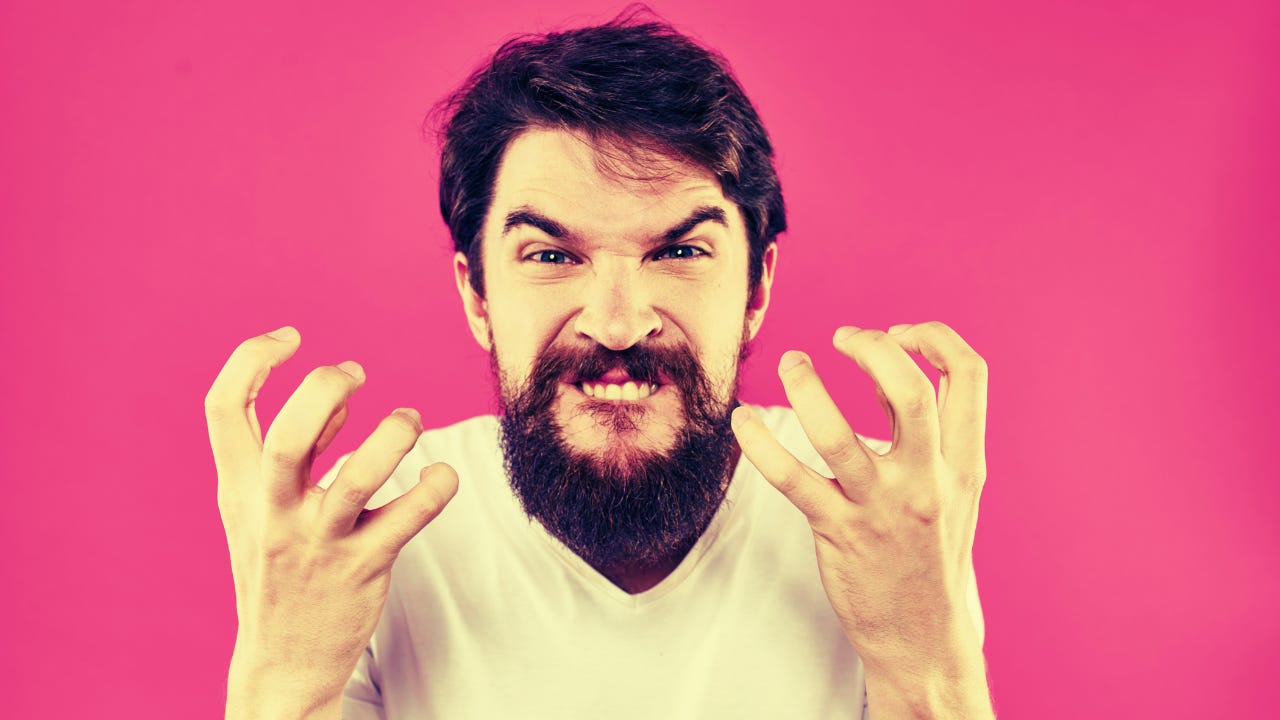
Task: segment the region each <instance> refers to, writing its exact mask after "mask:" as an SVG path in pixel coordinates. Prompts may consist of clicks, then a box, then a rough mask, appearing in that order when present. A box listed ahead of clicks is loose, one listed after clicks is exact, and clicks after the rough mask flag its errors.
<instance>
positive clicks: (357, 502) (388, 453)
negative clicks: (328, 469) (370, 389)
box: [317, 408, 422, 537]
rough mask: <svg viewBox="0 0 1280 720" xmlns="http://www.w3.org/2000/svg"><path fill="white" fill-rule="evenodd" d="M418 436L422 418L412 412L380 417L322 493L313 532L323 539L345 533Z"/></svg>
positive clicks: (411, 447) (352, 525)
mask: <svg viewBox="0 0 1280 720" xmlns="http://www.w3.org/2000/svg"><path fill="white" fill-rule="evenodd" d="M421 434H422V418H421V417H420V416H419V415H418V412H417V411H416V410H413V409H410V408H399V409H397V410H396V411H395V412H393V413H391V414H390V415H388V416H387V417H386V418H384V419H383V421H382V422H381V423H379V424H378V427H377V428H375V429H374V431H373V432H372V433H371V434H370V435H369V437H368V438H367V439H366V440H365V441H364V442H363V443H361V444H360V447H358V448H356V451H355V452H354V453H352V454H351V457H350V458H348V459H347V462H346V464H345V465H343V466H342V469H341V470H339V471H338V476H337V477H336V478H334V480H333V484H332V485H330V486H329V489H328V490H325V492H324V497H323V498H322V499H321V502H320V515H319V521H318V522H319V527H318V528H317V529H318V530H319V531H320V532H321V533H323V534H324V535H326V536H327V537H342V536H344V535H347V534H349V533H350V532H351V530H352V528H354V527H355V524H356V518H358V517H359V516H360V513H361V512H362V511H363V510H364V506H365V505H366V504H368V502H369V498H371V497H373V494H374V493H375V492H377V491H378V488H380V487H382V485H383V483H385V482H386V481H387V478H389V477H391V473H392V472H394V471H395V469H396V467H397V466H398V465H399V464H400V461H401V460H403V459H404V456H405V455H408V454H409V451H410V450H412V449H413V446H414V444H416V443H417V442H418V436H419V435H421Z"/></svg>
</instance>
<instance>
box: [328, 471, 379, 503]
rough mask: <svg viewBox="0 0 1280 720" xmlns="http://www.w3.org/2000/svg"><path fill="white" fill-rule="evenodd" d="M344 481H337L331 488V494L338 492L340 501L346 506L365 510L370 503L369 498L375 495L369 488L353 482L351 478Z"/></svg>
mask: <svg viewBox="0 0 1280 720" xmlns="http://www.w3.org/2000/svg"><path fill="white" fill-rule="evenodd" d="M342 480H344V482H337V481H335V482H334V484H333V486H331V487H330V489H329V493H330V494H334V493H335V491H336V494H337V496H338V500H339V501H341V502H342V504H344V505H349V506H351V507H358V508H364V506H365V503H367V502H369V498H370V497H372V496H373V493H372V492H370V491H369V489H368V488H367V487H364V486H363V485H361V484H360V483H357V482H353V481H352V480H350V479H349V478H343V479H342Z"/></svg>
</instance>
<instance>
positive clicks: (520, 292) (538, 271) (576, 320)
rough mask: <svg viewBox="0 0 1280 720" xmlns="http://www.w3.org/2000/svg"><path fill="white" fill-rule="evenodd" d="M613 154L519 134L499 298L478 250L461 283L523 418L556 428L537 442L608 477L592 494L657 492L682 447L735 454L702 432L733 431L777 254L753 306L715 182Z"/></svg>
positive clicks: (500, 206) (503, 176) (504, 191)
mask: <svg viewBox="0 0 1280 720" xmlns="http://www.w3.org/2000/svg"><path fill="white" fill-rule="evenodd" d="M605 151H606V152H607V153H609V158H610V160H609V162H610V163H612V164H610V165H609V166H608V169H605V168H602V167H601V160H600V157H599V155H598V154H597V150H596V149H595V148H593V147H592V146H591V145H590V144H588V142H586V141H585V140H584V139H582V138H581V136H578V135H574V134H570V133H568V132H565V131H560V130H530V131H527V132H525V133H523V134H521V135H519V136H518V137H516V138H515V139H514V140H513V141H512V142H511V143H510V144H509V146H508V148H507V150H506V153H505V155H504V157H503V160H502V165H501V167H500V169H499V172H498V176H497V178H496V182H495V187H494V194H493V198H492V203H491V205H490V208H489V212H488V215H487V216H486V219H485V223H484V229H483V232H482V237H483V239H482V246H481V252H482V258H483V269H484V277H485V290H486V296H485V298H483V299H481V298H479V296H478V295H476V294H475V293H474V291H472V289H471V287H470V285H469V283H468V282H467V277H466V276H467V264H466V258H465V256H463V255H462V254H458V255H457V257H456V259H455V271H456V275H457V279H458V283H459V290H460V292H461V293H462V295H463V300H464V306H465V307H466V309H467V314H468V318H469V320H470V323H471V328H472V332H473V334H474V335H475V337H476V339H477V341H479V342H480V343H481V345H482V346H484V347H485V348H486V349H487V350H489V351H490V352H491V354H492V356H493V358H494V363H495V366H496V368H497V371H498V379H499V386H500V387H499V390H500V394H501V396H502V400H503V405H504V409H505V410H506V412H507V415H511V414H513V413H512V411H513V409H514V410H516V411H517V412H516V413H515V414H517V415H519V414H521V413H523V414H524V415H525V416H526V420H527V421H528V422H526V424H528V425H531V424H533V422H534V420H537V421H538V422H547V423H549V424H550V425H551V427H542V428H530V436H531V437H533V436H532V434H531V433H532V431H533V430H538V431H540V432H541V434H542V435H544V436H545V439H546V441H548V442H550V441H551V439H552V437H553V436H555V438H556V439H557V442H559V443H560V444H562V445H563V451H564V454H567V456H568V458H569V460H570V461H571V462H570V464H573V463H577V464H588V465H591V466H592V467H593V469H594V470H595V471H596V472H595V475H598V476H599V478H600V479H599V480H596V481H592V482H601V483H609V482H614V483H626V482H642V481H643V482H648V480H643V478H646V477H651V476H652V473H646V465H652V464H653V463H655V462H660V461H663V460H670V458H671V455H672V454H673V453H682V454H684V455H688V452H687V451H688V450H689V448H688V447H683V448H682V443H683V445H685V446H687V445H689V444H690V443H693V444H695V445H696V444H706V443H708V442H711V443H716V442H719V443H721V444H724V443H729V444H731V437H724V438H720V439H719V440H716V439H709V437H710V436H709V435H708V436H707V437H703V438H701V439H696V438H695V437H694V435H693V434H691V432H692V431H695V430H698V429H699V427H695V426H701V428H700V429H701V430H702V431H703V433H704V435H706V434H707V433H711V432H712V430H713V429H714V434H715V435H716V436H719V435H721V434H726V435H727V434H728V433H727V425H725V427H723V428H720V427H718V424H719V423H721V422H726V423H727V417H728V412H729V411H730V410H732V405H733V403H734V393H735V392H736V384H737V375H738V366H739V361H740V356H741V355H742V351H743V348H744V345H745V343H746V342H748V341H749V340H750V339H751V338H753V337H754V336H755V334H756V332H757V331H758V329H759V327H760V323H761V321H762V320H763V316H764V310H765V308H766V307H767V303H768V293H769V286H770V283H771V281H772V270H773V261H774V257H775V251H774V249H773V248H772V247H770V249H769V251H768V253H767V254H766V262H765V268H764V274H763V278H762V281H761V287H760V288H759V289H758V290H757V291H756V292H755V293H753V294H752V297H751V298H748V287H747V261H748V244H747V239H746V231H745V228H744V226H743V221H742V216H741V213H740V211H739V210H738V207H737V205H736V204H735V203H733V202H732V201H730V200H728V199H727V198H725V196H724V194H723V192H722V191H721V189H720V185H719V182H718V181H717V180H716V178H715V176H714V175H712V174H711V173H710V172H708V171H706V170H704V169H702V168H699V167H697V166H693V165H690V164H688V163H685V162H681V161H678V160H673V159H670V158H659V157H646V158H644V162H643V164H640V165H630V166H629V165H627V164H626V163H625V162H624V163H622V164H621V165H619V163H618V158H619V157H623V158H625V157H626V156H625V155H624V154H623V153H625V151H624V150H620V149H619V148H616V147H606V148H605ZM634 177H642V178H645V179H632V178H634ZM713 425H715V426H717V427H715V428H712V427H711V426H713ZM504 431H506V432H507V435H508V438H507V439H508V440H511V435H512V434H513V432H512V431H511V430H510V429H509V428H507V427H505V426H504ZM507 450H508V453H507V454H508V458H507V459H508V461H509V462H510V461H511V457H510V456H511V454H512V452H511V448H510V447H508V448H507ZM695 450H696V448H695ZM695 455H696V453H695ZM690 457H692V456H690ZM718 472H719V473H720V474H723V470H719V471H718ZM593 477H594V476H593ZM548 480H550V479H548ZM515 482H516V479H515V478H513V483H515ZM582 482H587V481H585V480H583V481H582ZM633 489H634V488H633ZM527 504H528V503H526V505H527ZM540 519H541V518H540ZM570 545H571V547H572V544H570ZM575 549H577V548H575Z"/></svg>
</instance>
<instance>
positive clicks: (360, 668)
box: [342, 647, 386, 720]
mask: <svg viewBox="0 0 1280 720" xmlns="http://www.w3.org/2000/svg"><path fill="white" fill-rule="evenodd" d="M374 670H375V665H374V660H373V650H372V649H371V648H369V647H365V649H364V652H362V653H360V660H359V661H358V662H356V670H355V672H353V673H351V678H350V679H349V680H347V686H346V688H345V689H344V690H343V691H342V720H385V717H386V716H385V715H383V712H382V691H381V690H379V688H378V683H377V681H376V680H375V672H374Z"/></svg>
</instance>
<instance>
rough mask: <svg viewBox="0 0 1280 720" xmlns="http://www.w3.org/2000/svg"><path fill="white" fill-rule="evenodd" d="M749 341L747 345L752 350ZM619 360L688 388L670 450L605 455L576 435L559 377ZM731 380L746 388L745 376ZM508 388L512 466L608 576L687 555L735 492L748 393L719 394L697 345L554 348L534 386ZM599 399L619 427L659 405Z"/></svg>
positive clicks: (534, 498) (535, 511)
mask: <svg viewBox="0 0 1280 720" xmlns="http://www.w3.org/2000/svg"><path fill="white" fill-rule="evenodd" d="M745 351H746V346H745V344H744V346H743V351H742V353H741V355H742V357H745V354H746V353H745ZM494 365H495V368H496V365H497V360H496V357H495V358H494ZM617 367H622V368H624V369H625V370H626V371H627V374H628V375H630V376H631V377H632V378H633V379H635V380H637V381H647V382H657V380H658V378H659V377H665V378H668V379H670V381H671V382H672V383H673V387H669V388H667V389H675V390H677V391H678V392H679V393H680V397H681V400H682V404H683V410H684V415H685V418H684V419H685V423H684V426H683V427H682V428H681V429H680V430H679V432H678V433H677V436H676V440H675V444H674V446H673V447H672V449H671V450H670V451H669V453H667V454H663V453H659V452H654V451H649V450H639V449H635V448H629V447H624V446H622V445H621V444H619V445H618V446H617V447H615V448H612V449H609V450H606V451H605V453H604V455H603V457H598V456H596V455H589V454H584V453H579V452H576V451H574V450H572V449H571V448H570V447H569V446H568V444H567V443H566V442H565V439H564V431H563V428H562V427H561V426H560V424H559V423H558V422H557V421H556V418H555V416H554V412H553V409H554V407H555V402H556V398H557V395H558V393H559V390H560V385H559V384H560V383H561V382H567V381H569V380H571V379H575V378H579V377H587V378H595V377H599V376H601V375H603V374H604V373H606V372H608V371H609V370H611V369H613V368H617ZM739 367H741V363H739ZM731 390H732V391H731V392H730V394H729V397H730V398H736V395H737V379H736V378H735V380H734V384H733V387H732V389H731ZM500 395H501V400H502V405H503V411H504V412H503V415H502V418H501V426H502V451H503V456H504V461H505V464H506V469H507V476H508V479H509V480H510V482H511V487H512V489H513V490H514V491H515V494H516V496H517V497H518V498H519V499H520V503H521V504H522V505H523V506H524V510H525V512H526V513H527V514H528V515H529V516H530V517H531V518H534V519H536V520H537V521H538V522H540V523H542V526H543V527H544V528H546V530H547V532H549V533H550V534H551V535H552V536H553V537H555V538H557V539H558V540H560V542H562V543H564V544H565V546H566V547H568V548H569V549H570V550H572V551H573V552H574V553H576V554H577V555H578V556H579V557H581V558H582V559H583V560H584V561H586V562H587V563H588V564H590V565H591V566H592V567H594V568H596V569H597V570H599V571H601V572H603V573H605V574H606V575H608V574H609V572H608V570H609V569H620V568H630V569H636V568H653V567H656V566H658V565H661V564H663V563H670V562H672V561H678V560H679V559H680V558H683V557H684V555H685V554H686V553H688V551H689V549H690V548H692V547H693V545H694V543H695V542H697V539H698V538H699V537H700V536H701V535H702V533H703V531H704V530H706V528H707V526H708V525H709V524H710V522H711V519H712V517H714V516H715V513H716V510H717V509H718V508H719V507H720V503H721V501H722V500H723V499H724V494H725V491H726V489H727V487H728V481H729V477H730V469H731V468H730V463H731V462H732V460H733V457H734V451H735V449H736V448H737V441H736V439H735V438H734V435H733V433H732V431H731V430H730V425H729V415H730V413H731V412H732V411H733V409H734V408H735V407H737V404H738V403H737V401H736V399H731V400H730V401H729V402H728V403H725V404H721V403H719V402H717V401H716V398H715V394H714V392H713V391H712V388H711V386H710V384H709V381H708V380H707V377H706V375H705V373H704V372H703V371H702V368H701V366H699V364H698V361H697V359H696V357H695V356H694V355H693V353H692V351H690V350H689V349H688V348H687V347H674V348H662V347H648V346H642V345H635V346H632V347H630V348H628V349H626V350H623V351H612V350H609V349H607V348H605V347H603V346H600V345H595V346H593V347H591V348H581V349H566V348H550V349H548V350H547V352H546V353H544V354H543V355H542V356H541V357H539V358H538V360H537V362H535V364H534V368H533V372H532V374H531V375H530V378H529V382H528V384H527V386H526V387H523V388H519V389H516V390H514V391H513V390H512V389H510V388H506V387H502V388H501V392H500ZM588 403H589V406H588V407H589V409H588V410H587V412H589V413H591V414H592V415H593V416H594V419H595V420H596V421H597V422H599V423H600V424H601V425H603V426H604V427H605V428H607V429H609V430H611V431H613V432H615V433H618V432H625V431H627V430H633V429H634V428H635V427H636V422H637V421H638V420H639V418H640V415H641V414H643V413H645V412H648V411H647V410H645V409H644V408H642V407H638V406H633V405H628V404H626V403H612V402H607V401H599V402H592V401H590V400H589V401H588Z"/></svg>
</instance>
